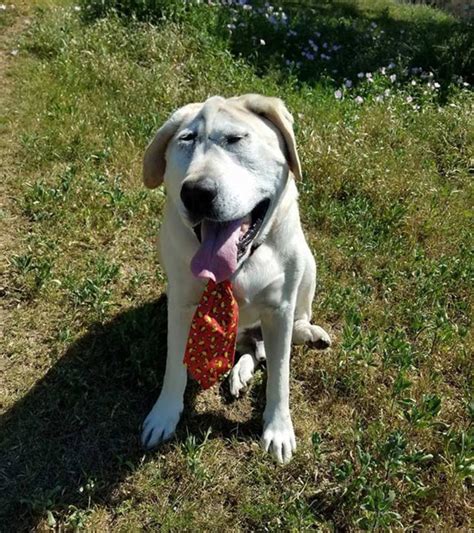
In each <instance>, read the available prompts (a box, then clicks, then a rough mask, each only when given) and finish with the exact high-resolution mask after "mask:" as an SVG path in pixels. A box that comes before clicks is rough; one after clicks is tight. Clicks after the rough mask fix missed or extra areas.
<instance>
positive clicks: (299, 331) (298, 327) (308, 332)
mask: <svg viewBox="0 0 474 533" xmlns="http://www.w3.org/2000/svg"><path fill="white" fill-rule="evenodd" d="M293 343H294V344H308V345H309V346H311V347H312V348H317V349H318V350H325V349H326V348H329V347H330V346H331V338H330V337H329V335H328V334H327V333H326V332H325V331H324V329H323V328H321V327H320V326H315V325H314V324H310V323H309V322H307V321H305V320H304V321H303V320H298V321H297V322H295V325H294V328H293Z"/></svg>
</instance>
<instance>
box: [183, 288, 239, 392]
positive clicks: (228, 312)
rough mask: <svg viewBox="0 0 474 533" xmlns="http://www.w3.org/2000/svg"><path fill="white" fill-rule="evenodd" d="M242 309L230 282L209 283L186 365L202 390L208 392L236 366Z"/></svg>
mask: <svg viewBox="0 0 474 533" xmlns="http://www.w3.org/2000/svg"><path fill="white" fill-rule="evenodd" d="M238 322H239V307H238V305H237V301H236V300H235V298H234V294H233V293H232V285H231V283H230V281H229V280H225V281H222V282H221V283H215V282H214V281H212V280H209V282H208V284H207V287H206V289H205V291H204V293H203V295H202V297H201V301H200V302H199V305H198V306H197V309H196V312H195V313H194V317H193V321H192V322H191V328H190V330H189V335H188V342H187V344H186V349H185V352H184V364H185V365H186V366H187V367H188V370H189V372H190V374H191V375H192V376H193V377H194V378H195V379H196V380H197V381H198V382H199V384H200V385H201V387H202V388H203V389H208V388H209V387H211V386H212V385H214V383H216V381H217V380H218V379H219V377H220V376H221V375H222V374H225V373H226V372H227V371H228V370H230V369H231V368H232V365H233V364H234V355H235V342H236V339H237V326H238Z"/></svg>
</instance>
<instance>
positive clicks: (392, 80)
mask: <svg viewBox="0 0 474 533" xmlns="http://www.w3.org/2000/svg"><path fill="white" fill-rule="evenodd" d="M389 79H390V81H391V82H392V83H395V81H396V79H397V75H396V74H390V78H389Z"/></svg>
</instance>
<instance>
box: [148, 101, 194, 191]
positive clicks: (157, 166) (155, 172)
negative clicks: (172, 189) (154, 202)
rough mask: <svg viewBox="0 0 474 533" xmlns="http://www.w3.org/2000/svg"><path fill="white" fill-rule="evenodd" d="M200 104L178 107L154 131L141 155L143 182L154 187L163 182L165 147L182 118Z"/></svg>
mask: <svg viewBox="0 0 474 533" xmlns="http://www.w3.org/2000/svg"><path fill="white" fill-rule="evenodd" d="M201 107H202V104H188V105H185V106H183V107H180V108H179V109H178V110H177V111H175V112H174V113H173V114H172V115H171V117H170V118H169V119H168V120H167V121H166V122H165V123H164V124H163V126H161V128H160V129H159V130H158V131H157V132H156V135H155V138H154V139H153V140H152V141H151V143H150V144H149V145H148V147H147V149H146V151H145V155H144V156H143V183H144V184H145V186H146V187H148V188H149V189H154V188H155V187H158V186H159V185H161V184H162V183H163V178H164V175H165V171H166V147H167V146H168V143H169V141H170V140H171V138H172V137H173V135H174V134H175V133H176V132H177V131H178V128H179V127H180V126H181V123H182V122H183V120H184V119H185V118H186V117H187V116H188V115H190V114H192V113H197V112H198V111H199V109H200V108H201Z"/></svg>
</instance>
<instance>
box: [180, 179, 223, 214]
mask: <svg viewBox="0 0 474 533" xmlns="http://www.w3.org/2000/svg"><path fill="white" fill-rule="evenodd" d="M216 196H217V187H216V184H215V183H214V181H212V180H210V179H201V180H197V181H196V180H193V181H187V182H186V181H185V182H184V183H183V186H182V187H181V200H182V201H183V204H184V207H185V208H186V209H187V210H188V211H189V213H190V214H192V215H194V216H205V215H207V214H209V212H210V211H211V209H212V202H213V200H214V198H215V197H216Z"/></svg>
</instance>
